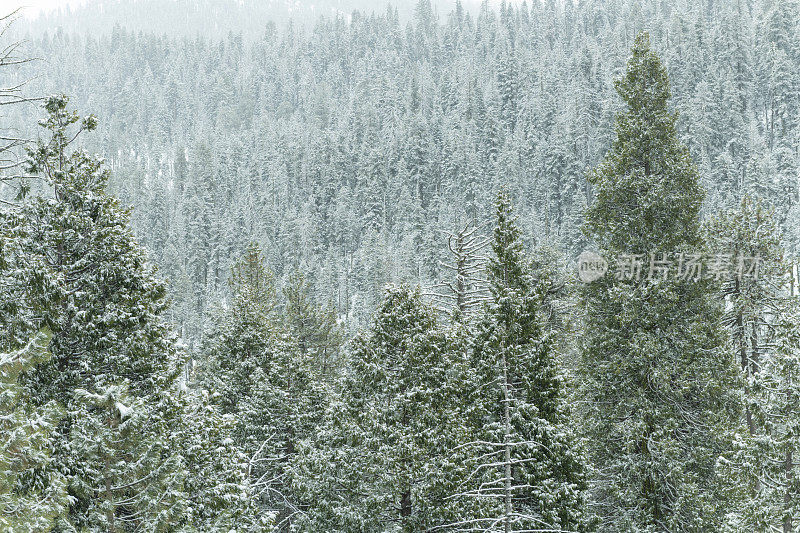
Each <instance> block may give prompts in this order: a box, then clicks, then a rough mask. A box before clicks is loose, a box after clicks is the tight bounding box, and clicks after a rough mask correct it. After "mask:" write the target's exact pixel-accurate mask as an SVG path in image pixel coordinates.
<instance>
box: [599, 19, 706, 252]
mask: <svg viewBox="0 0 800 533" xmlns="http://www.w3.org/2000/svg"><path fill="white" fill-rule="evenodd" d="M616 88H617V92H618V93H619V95H620V96H621V97H622V98H623V100H625V103H626V104H627V109H626V110H625V111H624V112H622V113H620V114H619V115H618V116H617V121H616V127H615V129H616V134H617V137H616V139H615V140H614V142H613V144H612V146H611V150H609V152H608V153H607V154H606V157H605V159H604V160H603V162H602V163H601V164H600V165H599V166H598V167H597V168H595V169H594V171H592V172H591V173H590V174H589V176H588V179H589V182H590V183H591V184H592V185H593V186H594V188H595V203H594V205H592V206H591V207H590V208H589V209H588V210H587V213H586V232H587V234H588V235H589V236H591V237H593V238H594V239H596V241H598V244H599V245H600V246H601V247H602V248H606V249H614V250H617V251H623V252H633V253H649V252H657V251H659V250H661V251H673V250H674V249H676V248H677V247H680V246H682V245H696V244H698V243H699V241H700V226H699V216H698V214H699V211H700V206H701V204H702V201H703V196H704V191H703V190H702V188H701V187H700V185H699V177H698V173H697V168H696V167H695V165H694V163H693V162H692V159H691V157H690V155H689V150H688V148H687V147H686V146H685V145H683V144H682V143H681V142H680V141H679V139H678V134H677V131H676V128H675V121H676V120H677V113H675V112H671V111H670V110H669V108H668V101H669V97H670V90H669V79H668V76H667V72H666V70H665V69H664V67H663V65H662V64H661V61H660V60H659V58H658V56H657V55H656V54H655V53H654V52H653V51H652V50H650V39H649V37H648V35H647V33H641V34H639V36H638V37H637V38H636V42H635V44H634V47H633V52H632V57H631V58H630V60H629V61H628V66H627V71H626V73H625V75H624V76H623V77H622V78H621V79H619V80H617V82H616Z"/></svg>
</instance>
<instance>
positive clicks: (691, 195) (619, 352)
mask: <svg viewBox="0 0 800 533" xmlns="http://www.w3.org/2000/svg"><path fill="white" fill-rule="evenodd" d="M616 89H617V92H618V94H619V95H620V97H622V99H623V100H624V101H625V103H626V105H627V109H626V110H625V111H623V112H622V113H620V114H619V115H618V117H617V122H616V134H617V136H616V139H615V140H614V142H613V144H612V146H611V149H610V151H609V152H608V153H607V154H606V157H605V158H604V160H603V162H602V163H601V164H600V165H599V166H598V167H597V168H596V169H595V170H594V172H592V173H591V174H590V176H589V179H590V182H591V184H592V185H593V186H594V190H595V196H596V198H595V201H594V204H593V205H592V206H591V207H590V208H589V210H588V212H587V229H588V234H589V236H590V237H591V238H592V239H593V240H594V241H595V243H596V244H597V245H598V246H599V248H600V249H601V251H602V253H603V254H604V255H605V256H606V258H607V259H608V260H609V263H610V264H611V265H612V266H613V265H615V264H616V267H617V270H616V271H615V272H614V274H615V275H609V276H606V277H605V278H602V279H600V280H597V281H594V282H592V283H590V284H588V285H587V286H586V287H585V290H584V291H583V294H582V297H583V302H584V304H585V305H586V310H587V318H586V324H585V333H584V341H583V349H582V358H581V359H582V360H581V383H582V391H581V393H582V396H583V398H584V400H585V403H584V404H583V405H585V406H586V413H585V414H586V415H587V417H586V427H585V432H586V437H587V441H588V443H589V445H590V455H591V462H592V466H593V467H594V479H593V484H592V498H593V508H594V510H595V512H596V513H597V515H598V516H599V518H600V523H601V524H602V527H603V530H604V531H611V532H613V531H620V532H621V531H626V532H627V531H648V532H655V531H665V532H666V531H698V532H699V531H715V530H717V529H718V527H719V524H720V520H721V517H722V515H723V514H724V512H725V510H726V505H725V502H724V500H723V499H722V498H721V495H720V491H719V490H718V489H719V479H718V477H717V476H716V474H715V463H716V460H717V458H718V457H719V455H720V453H722V452H724V451H725V450H728V449H729V447H730V442H729V440H728V439H727V437H726V435H727V434H728V433H727V432H728V430H730V429H731V428H732V427H733V426H734V424H735V423H736V419H737V416H738V412H739V405H738V402H737V400H736V397H735V390H736V388H735V385H736V382H735V378H736V373H735V366H734V364H733V361H732V358H730V357H728V356H727V355H726V353H725V352H724V351H723V349H722V348H723V347H722V344H723V335H722V333H721V331H720V328H719V319H720V312H721V308H720V305H719V304H718V302H716V301H714V290H713V285H712V284H711V281H709V280H707V279H701V280H694V279H693V278H694V275H683V276H680V275H678V274H677V273H676V272H675V270H676V266H677V265H678V263H679V262H680V259H681V257H682V258H688V257H690V254H698V253H701V252H702V248H701V246H702V239H701V234H700V230H699V218H698V211H699V209H700V204H701V201H702V198H703V192H702V190H701V188H700V185H699V184H698V179H699V178H698V174H697V171H696V169H695V166H694V164H693V163H692V161H691V158H690V156H689V153H688V150H687V149H686V147H685V146H683V145H682V144H681V143H680V142H679V141H678V138H677V134H676V130H675V121H676V117H677V115H676V114H675V113H673V112H671V111H670V110H669V109H668V100H669V97H670V89H669V82H668V78H667V73H666V70H665V69H664V67H663V66H662V64H661V61H660V60H659V58H658V57H657V56H656V54H655V53H654V52H653V51H652V50H651V49H650V41H649V37H648V35H647V34H646V33H642V34H640V35H638V36H637V38H636V41H635V43H634V46H633V55H632V57H631V58H630V60H629V61H628V65H627V71H626V73H625V75H624V76H623V77H622V78H621V79H620V80H618V81H617V82H616ZM651 253H652V254H657V255H655V256H653V257H657V258H658V259H664V256H662V255H661V254H663V253H666V254H674V255H667V256H666V257H667V260H674V261H675V263H674V265H673V266H672V268H673V270H672V272H670V275H669V276H666V277H662V276H660V275H656V276H653V279H646V278H648V277H650V276H649V275H643V276H642V279H640V280H637V279H636V276H634V277H633V279H632V280H626V279H624V278H626V277H627V276H619V277H621V278H623V279H616V278H617V276H616V274H623V273H624V272H622V271H621V268H622V267H623V266H624V265H625V264H626V263H625V261H634V264H635V261H637V260H642V258H644V264H645V269H646V267H647V265H648V260H649V258H650V257H651V256H650V255H649V254H651ZM681 253H683V254H684V255H683V256H680V255H679V254H681ZM626 254H628V255H626ZM632 254H642V255H641V256H636V257H631V255H632ZM659 264H660V265H662V266H664V264H662V263H659ZM683 267H684V270H686V265H685V264H684V265H683ZM662 272H663V271H662ZM684 274H685V273H684Z"/></svg>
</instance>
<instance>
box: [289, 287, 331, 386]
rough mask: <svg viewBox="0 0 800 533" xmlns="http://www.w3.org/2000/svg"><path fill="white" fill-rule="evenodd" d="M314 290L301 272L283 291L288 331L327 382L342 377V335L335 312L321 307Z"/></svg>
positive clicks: (301, 351) (302, 352)
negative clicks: (313, 292) (312, 290)
mask: <svg viewBox="0 0 800 533" xmlns="http://www.w3.org/2000/svg"><path fill="white" fill-rule="evenodd" d="M310 292H311V291H310V287H309V284H308V282H307V281H306V279H305V277H304V276H303V275H302V274H301V273H300V272H294V273H292V274H291V275H290V277H289V282H288V285H287V286H286V287H284V289H283V296H284V299H285V311H284V315H285V320H286V325H285V327H286V330H287V332H288V333H289V335H290V336H291V337H292V338H293V339H294V341H295V342H296V343H297V347H298V349H299V350H300V353H301V354H302V355H304V356H309V357H310V358H311V361H312V365H313V368H315V369H316V370H317V371H318V374H319V376H320V377H321V378H322V379H323V380H324V381H326V382H330V381H331V380H332V378H333V377H334V376H335V375H337V374H338V371H339V370H340V366H341V362H340V361H339V348H340V346H341V344H342V333H341V331H340V330H339V327H338V325H337V323H336V313H335V310H334V309H332V308H330V307H328V308H323V307H321V306H318V305H317V304H316V303H315V302H314V301H313V300H312V298H311V295H310Z"/></svg>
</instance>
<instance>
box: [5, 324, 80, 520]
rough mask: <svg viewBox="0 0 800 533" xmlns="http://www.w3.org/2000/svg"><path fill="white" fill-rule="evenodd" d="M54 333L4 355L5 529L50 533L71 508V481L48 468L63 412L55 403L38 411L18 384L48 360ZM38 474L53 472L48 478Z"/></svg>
mask: <svg viewBox="0 0 800 533" xmlns="http://www.w3.org/2000/svg"><path fill="white" fill-rule="evenodd" d="M49 340H50V336H49V334H46V333H44V332H43V333H39V334H37V335H36V336H34V337H33V338H32V339H31V340H30V341H29V342H28V343H27V344H26V346H24V347H23V348H21V349H19V350H15V351H11V352H7V353H0V434H2V435H3V438H2V439H0V531H9V532H11V531H13V532H19V533H35V532H37V531H49V530H50V529H51V528H52V527H53V524H54V521H55V519H56V518H59V517H61V516H62V515H63V514H64V513H65V512H66V509H67V507H68V505H69V501H70V500H69V498H68V496H67V482H66V479H65V478H64V476H62V475H61V474H60V473H58V472H55V471H52V470H49V469H48V465H49V463H50V460H51V450H52V447H53V443H52V441H51V439H52V438H53V435H54V432H55V426H56V424H57V423H58V421H59V419H60V417H61V409H59V408H58V406H57V405H56V404H55V402H50V403H48V404H46V405H44V406H43V407H40V408H33V407H32V403H31V401H30V398H29V397H27V396H26V395H25V391H24V389H23V388H22V387H21V386H20V384H19V382H18V380H19V376H20V374H21V373H23V372H26V371H28V370H30V369H31V367H33V366H34V365H36V364H37V363H40V362H42V361H43V360H45V359H46V358H47V357H48V354H47V352H46V350H45V346H46V345H47V343H48V341H49ZM36 470H49V473H48V474H47V475H46V476H44V477H39V476H35V475H33V474H34V472H35V471H36Z"/></svg>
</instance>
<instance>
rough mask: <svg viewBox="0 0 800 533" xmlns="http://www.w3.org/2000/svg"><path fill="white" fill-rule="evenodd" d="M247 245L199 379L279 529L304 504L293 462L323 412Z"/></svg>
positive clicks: (258, 259)
mask: <svg viewBox="0 0 800 533" xmlns="http://www.w3.org/2000/svg"><path fill="white" fill-rule="evenodd" d="M263 261H264V260H263V258H262V256H261V252H260V251H259V249H258V247H257V246H255V245H250V246H249V247H248V249H247V251H246V253H245V255H244V256H243V257H242V259H241V260H240V261H239V262H238V263H237V264H236V265H235V266H234V269H233V273H232V276H231V285H232V289H233V293H234V296H233V301H232V303H231V306H230V308H229V309H228V310H227V311H226V312H224V313H223V314H222V315H221V316H220V319H219V321H218V323H217V324H216V325H215V328H214V330H212V331H211V332H210V333H209V335H208V336H207V338H206V340H205V341H204V348H203V357H204V360H203V364H204V367H203V369H202V372H201V383H202V384H203V385H205V386H206V387H207V388H208V389H209V390H210V391H211V392H212V396H211V401H212V402H213V403H214V404H215V405H217V406H219V408H220V410H221V412H222V413H223V414H230V415H233V416H234V417H236V424H235V429H234V431H233V440H234V442H235V444H236V445H238V446H239V447H240V448H241V449H242V450H243V451H244V453H245V454H246V456H247V473H248V476H249V480H250V485H251V487H252V490H253V492H254V497H255V498H256V500H257V502H258V503H259V505H260V508H261V510H262V517H263V518H268V519H270V520H271V519H272V518H274V520H275V524H276V526H277V527H279V528H281V529H282V530H283V529H285V528H287V527H288V526H289V524H291V523H292V522H294V521H295V520H296V519H297V518H298V516H299V514H300V512H301V511H302V507H303V503H302V502H301V501H299V500H298V498H297V497H296V495H295V494H294V491H293V490H292V487H291V482H292V471H291V463H292V461H293V458H294V456H295V454H296V453H297V447H298V443H299V442H300V441H301V440H302V439H305V438H308V437H309V436H310V435H311V433H312V432H313V431H314V429H315V427H316V426H317V424H318V422H319V419H320V418H321V415H322V413H323V411H324V395H323V389H322V388H321V387H320V386H319V384H318V383H317V382H316V381H315V380H314V378H313V374H312V370H311V365H312V362H313V359H312V357H311V355H310V354H309V353H304V352H302V351H301V350H300V349H299V348H298V346H297V343H296V340H295V339H293V338H291V337H290V336H289V335H287V334H286V332H284V331H283V330H282V324H281V321H280V320H279V318H278V317H277V316H276V313H275V306H276V293H275V289H274V286H273V283H272V275H271V273H269V271H268V270H267V269H266V267H265V265H264V262H263Z"/></svg>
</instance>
